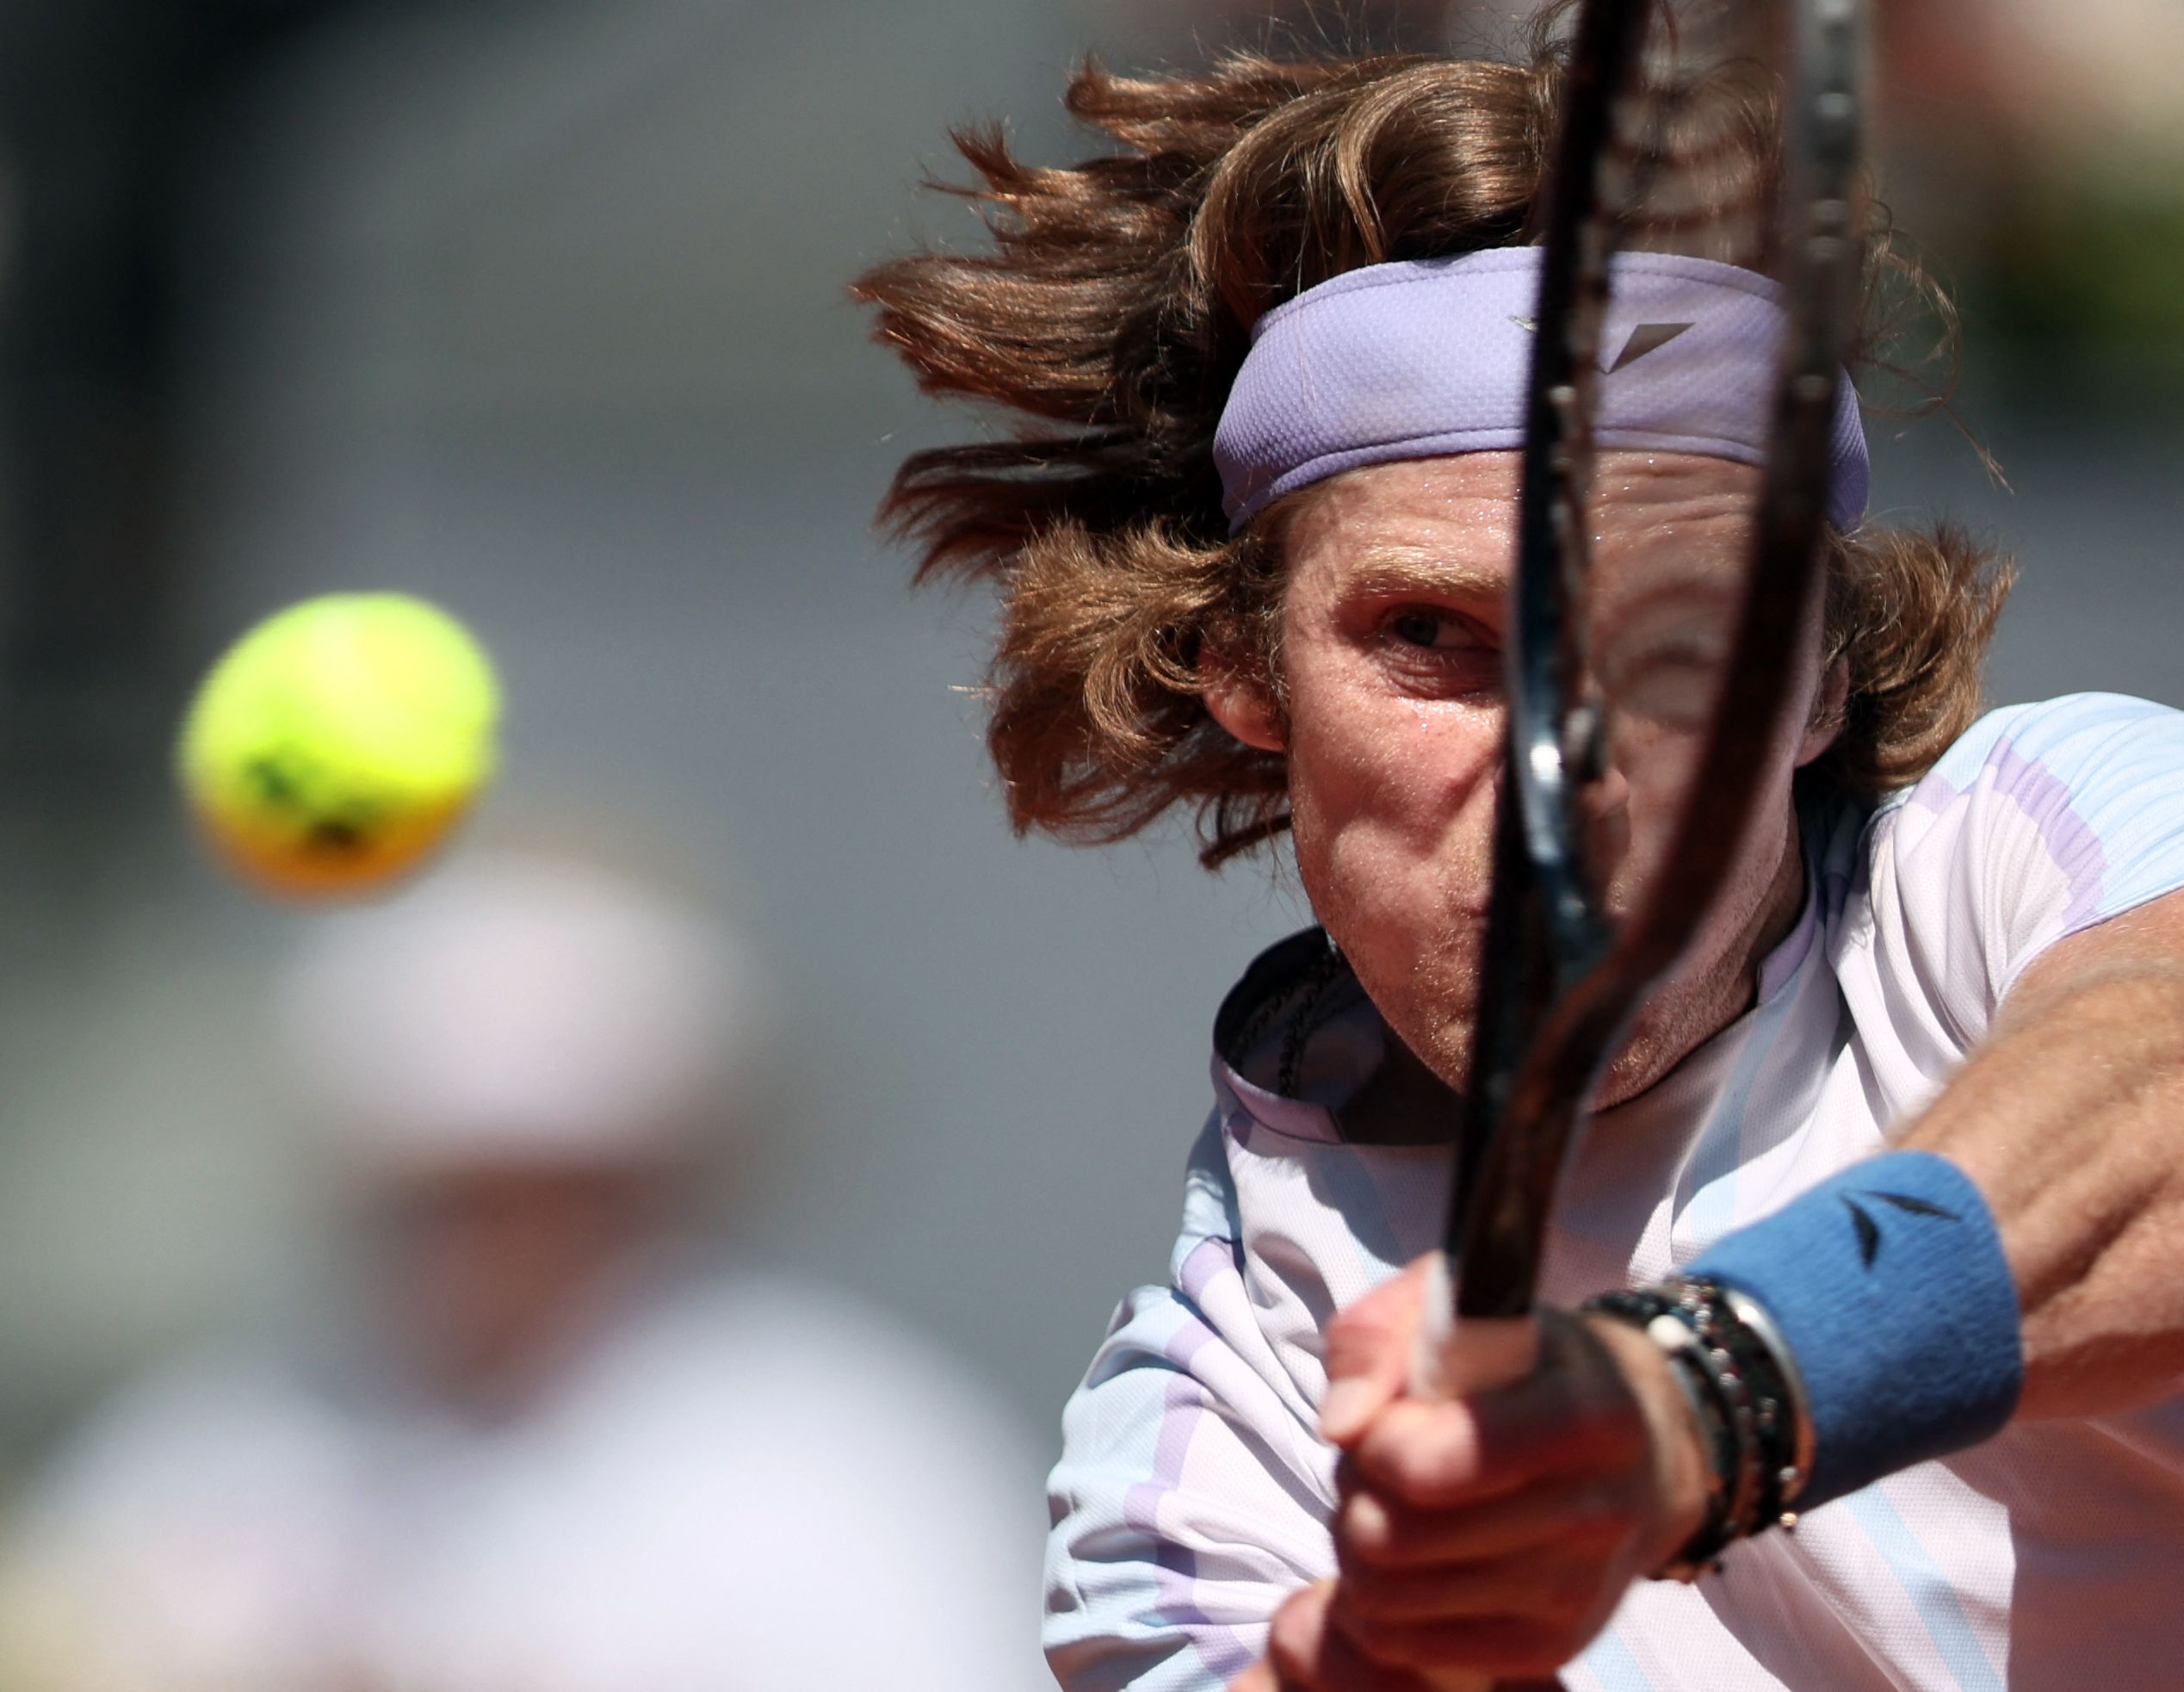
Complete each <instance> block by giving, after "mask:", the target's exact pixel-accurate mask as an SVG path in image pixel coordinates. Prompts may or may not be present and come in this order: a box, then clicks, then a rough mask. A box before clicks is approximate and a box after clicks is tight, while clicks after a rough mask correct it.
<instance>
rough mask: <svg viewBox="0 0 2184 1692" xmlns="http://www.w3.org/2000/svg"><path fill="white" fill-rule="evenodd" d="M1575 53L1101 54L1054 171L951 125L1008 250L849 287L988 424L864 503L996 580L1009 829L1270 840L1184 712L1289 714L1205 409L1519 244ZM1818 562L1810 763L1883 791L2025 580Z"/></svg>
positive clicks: (1224, 762) (1960, 558) (1097, 838)
mask: <svg viewBox="0 0 2184 1692" xmlns="http://www.w3.org/2000/svg"><path fill="white" fill-rule="evenodd" d="M1561 77H1562V50H1561V48H1560V46H1558V45H1557V41H1556V36H1555V34H1553V32H1552V31H1551V29H1550V28H1542V29H1541V30H1539V31H1538V32H1537V33H1536V34H1535V35H1534V37H1533V40H1532V44H1531V53H1530V54H1529V56H1528V57H1525V58H1523V59H1519V60H1516V61H1513V62H1508V63H1503V62H1497V61H1494V60H1486V59H1439V58H1427V57H1421V56H1417V55H1395V54H1388V55H1372V56H1358V57H1343V58H1325V59H1276V58H1272V57H1269V56H1266V55H1265V54H1259V53H1236V54H1233V55H1230V56H1228V57H1227V58H1224V59H1221V60H1220V61H1219V62H1217V63H1216V65H1214V66H1213V67H1212V68H1211V69H1210V71H1206V72H1205V73H1203V74H1202V75H1195V76H1171V77H1152V78H1133V77H1120V76H1117V75H1113V74H1111V73H1110V72H1109V71H1105V70H1104V69H1103V68H1101V67H1100V66H1099V65H1098V64H1097V63H1092V62H1087V63H1086V65H1084V67H1083V68H1082V69H1081V70H1080V71H1078V72H1077V73H1076V75H1075V76H1074V77H1073V78H1072V79H1071V81H1070V83H1069V84H1068V90H1067V96H1066V102H1067V108H1068V109H1069V111H1070V112H1071V113H1072V114H1073V115H1074V116H1075V117H1076V118H1077V119H1078V120H1079V121H1080V122H1081V123H1083V124H1085V125H1086V126H1088V127H1091V128H1092V129H1094V130H1096V131H1098V133H1100V134H1101V135H1103V136H1104V138H1105V139H1106V141H1107V142H1108V143H1109V146H1108V149H1107V150H1106V151H1104V152H1100V153H1099V154H1098V155H1097V156H1095V157H1093V158H1087V159H1086V160H1084V161H1083V162H1081V163H1080V164H1074V165H1070V166H1067V167H1061V168H1052V167H1043V166H1038V165H1034V164H1028V163H1026V162H1024V160H1022V159H1020V158H1018V157H1017V156H1016V155H1015V154H1014V153H1013V152H1012V151H1011V149H1010V147H1009V146H1008V145H1007V143H1006V141H1005V139H1004V138H1003V136H1002V134H1001V133H1000V131H999V129H998V128H994V127H969V128H966V129H962V130H959V131H957V132H956V133H955V134H954V136H953V139H954V141H955V144H956V148H957V149H958V151H959V152H961V153H962V157H963V158H964V159H965V160H966V161H967V162H968V164H969V165H970V167H971V170H972V171H973V172H974V177H975V180H974V183H972V184H971V185H970V186H968V187H965V188H953V189H950V188H948V185H947V184H944V183H935V184H932V186H936V187H940V188H944V189H947V191H950V192H954V193H956V194H960V195H963V196H965V197H967V198H968V199H969V200H970V201H972V202H973V203H974V205H975V206H976V207H977V208H979V210H980V211H981V213H982V214H983V215H984V218H985V221H986V223H987V228H988V229H989V231H990V232H991V234H992V237H993V245H992V247H991V248H990V249H988V250H982V251H973V252H950V251H921V252H918V253H915V254H913V255H911V256H909V257H903V258H899V259H897V260H895V261H894V262H893V263H886V264H882V265H881V266H879V267H878V268H876V269H875V270H870V271H869V272H868V273H867V274H866V275H864V276H862V277H861V278H859V279H858V281H857V282H856V284H855V285H854V288H853V292H854V294H855V295H856V297H857V298H858V299H859V300H861V301H864V302H866V303H868V304H870V305H872V306H874V307H877V308H878V313H879V322H878V327H877V331H876V338H878V339H879V340H880V342H881V343H882V344H884V345H886V346H888V347H891V348H893V349H894V350H895V351H896V352H897V353H898V354H899V355H900V356H901V357H902V359H903V360H904V362H905V363H907V364H908V365H909V367H910V369H912V371H913V373H914V374H915V375H916V377H917V380H918V383H919V387H921V388H922V389H923V390H924V391H925V393H927V394H933V395H937V396H946V397H950V398H958V399H967V400H973V401H975V402H981V403H982V404H984V405H985V406H987V407H989V408H991V409H992V410H993V411H994V412H997V413H998V416H999V421H1000V424H1001V427H1000V429H999V431H997V432H996V433H995V434H994V436H993V437H992V438H988V439H985V440H981V441H977V442H972V443H963V444H958V445H952V446H943V447H937V448H933V449H929V450H925V451H921V452H919V453H915V454H913V456H910V457H909V458H908V459H907V460H906V462H904V463H903V465H902V466H901V468H900V470H899V472H898V473H897V474H896V475H895V478H894V483H893V485H892V487H890V489H889V491H888V495H887V498H886V499H885V502H884V503H883V505H882V508H881V515H882V520H883V522H885V523H886V524H888V525H889V526H890V527H892V529H893V530H894V531H895V532H896V533H898V534H899V535H900V536H904V537H906V538H907V539H908V540H910V541H911V542H913V543H914V544H915V545H916V547H917V549H918V550H919V567H918V579H919V580H920V581H924V580H927V579H932V578H935V577H953V578H958V579H984V580H988V581H991V582H992V583H993V584H994V585H995V586H996V587H997V589H998V592H999V636H998V641H997V647H996V652H995V655H994V660H993V670H992V673H991V677H990V697H991V703H992V720H991V724H990V727H989V730H988V744H989V747H990V749H991V751H992V753H993V759H994V762H995V764H996V765H997V766H998V768H999V771H1000V773H1001V776H1002V778H1003V781H1004V783H1005V790H1006V795H1007V803H1008V809H1009V815H1010V818H1011V821H1012V822H1013V823H1014V825H1015V826H1016V827H1017V828H1018V831H1019V832H1023V831H1026V830H1030V829H1032V828H1039V829H1043V830H1046V831H1048V832H1049V833H1052V834H1057V835H1059V836H1061V837H1062V838H1064V839H1068V840H1080V841H1088V842H1104V841H1111V840H1120V839H1122V838H1123V837H1125V836H1128V835H1129V834H1134V833H1135V832H1136V831H1138V830H1139V829H1141V828H1143V827H1146V826H1147V825H1148V824H1149V823H1151V822H1153V821H1154V820H1155V819H1157V818H1159V817H1160V816H1161V815H1163V814H1164V813H1166V812H1167V811H1168V810H1170V809H1171V808H1174V807H1190V808H1194V809H1196V810H1197V813H1198V818H1199V831H1200V835H1201V839H1202V841H1203V853H1202V857H1203V861H1204V862H1205V863H1206V864H1207V865H1209V866H1210V865H1216V864H1218V863H1220V862H1222V860H1224V859H1226V858H1229V857H1231V856H1233V855H1234V854H1235V853H1237V852H1241V851H1244V850H1247V849H1248V848H1250V847H1252V846H1255V845H1258V844H1259V843H1261V842H1263V841H1265V840H1269V839H1270V838H1271V837H1273V836H1275V835H1277V834H1279V833H1281V832H1282V831H1283V830H1284V829H1285V828H1286V827H1287V825H1288V801H1287V772H1286V767H1285V763H1284V759H1283V758H1282V757H1281V756H1280V755H1279V754H1278V753H1265V752H1260V751H1255V750H1253V749H1252V748H1250V747H1245V746H1242V745H1240V744H1239V743H1238V742H1237V741H1234V740H1233V739H1232V738H1230V736H1229V735H1228V734H1226V733H1225V732H1224V731H1223V730H1222V728H1220V727H1219V726H1218V725H1216V723H1215V722H1214V721H1213V719H1212V718H1211V717H1210V716H1209V715H1208V714H1207V711H1206V710H1205V707H1204V704H1203V698H1202V697H1201V686H1202V683H1201V666H1202V665H1203V664H1204V663H1205V662H1206V661H1208V660H1209V657H1210V655H1211V654H1216V653H1217V654H1221V656H1222V660H1223V661H1225V662H1228V663H1229V664H1231V665H1232V666H1233V665H1235V664H1238V663H1241V664H1244V665H1247V666H1249V667H1250V668H1251V670H1252V671H1253V672H1254V673H1255V676H1256V678H1257V679H1261V680H1263V681H1264V682H1265V684H1266V685H1268V686H1269V687H1270V688H1271V690H1272V691H1273V692H1274V696H1275V697H1276V698H1277V699H1279V697H1281V694H1280V682H1281V664H1280V652H1279V634H1280V602H1281V592H1282V584H1283V561H1282V544H1281V543H1282V529H1283V526H1284V524H1283V516H1284V512H1283V508H1282V507H1281V506H1280V505H1277V506H1276V507H1274V508H1272V509H1271V511H1270V512H1269V513H1268V514H1267V515H1266V516H1265V517H1262V518H1260V519H1259V521H1257V522H1255V523H1254V524H1252V525H1251V526H1250V527H1249V528H1248V529H1247V530H1245V532H1243V533H1242V534H1240V535H1239V536H1234V538H1231V537H1230V536H1229V535H1228V522H1227V519H1226V518H1225V517H1224V516H1223V514H1222V505H1221V486H1220V480H1219V476H1218V474H1217V473H1216V469H1215V467H1214V461H1213V451H1212V447H1213V435H1214V429H1215V425H1216V424H1217V423H1218V421H1219V419H1220V416H1221V410H1222V404H1223V402H1224V400H1226V398H1227V395H1228V388H1229V386H1230V384H1231V382H1232V381H1234V377H1235V375H1236V371H1237V369H1238V368H1239V366H1240V364H1241V363H1242V360H1243V356H1244V353H1245V351H1246V350H1247V348H1248V346H1249V342H1250V332H1251V327H1252V325H1253V323H1254V322H1255V321H1256V320H1257V319H1258V318H1259V316H1260V315H1261V314H1263V313H1265V312H1267V311H1269V310H1271V308H1272V307H1275V306H1278V305H1279V304H1280V303H1282V301H1285V300H1288V299H1290V298H1291V297H1293V296H1294V295H1296V294H1299V293H1301V292H1302V291H1303V290H1304V289H1306V288H1310V287H1312V286H1313V285H1314V284H1315V283H1317V282H1324V281H1326V280H1327V278H1328V277H1330V276H1336V275H1339V274H1340V273H1341V272H1343V271H1346V270H1352V269H1355V268H1357V267H1358V266H1361V265H1366V264H1375V263H1383V262H1385V261H1389V260H1395V259H1406V258H1423V257H1438V256H1443V255H1448V254H1456V253H1463V252H1469V251H1476V250H1478V249H1481V248H1485V247H1494V246H1506V245H1515V244H1519V243H1522V242H1525V241H1527V240H1529V239H1532V238H1533V225H1534V216H1535V213H1536V210H1537V201H1538V195H1539V191H1540V188H1541V185H1542V179H1543V177H1544V174H1545V170H1546V165H1547V153H1548V147H1549V144H1550V138H1551V136H1552V133H1553V131H1554V127H1555V117H1556V101H1557V97H1558V94H1559V89H1560V84H1561ZM1732 106H1733V108H1734V109H1735V111H1736V112H1740V113H1742V116H1743V120H1744V121H1743V125H1742V136H1741V139H1740V140H1738V141H1737V143H1736V145H1735V146H1734V147H1733V149H1732V150H1733V151H1735V152H1737V155H1738V156H1739V157H1742V158H1744V159H1746V160H1747V162H1748V163H1750V164H1757V165H1759V166H1760V169H1759V170H1757V171H1756V172H1748V177H1749V178H1750V180H1751V181H1752V182H1753V183H1756V184H1758V185H1759V186H1760V188H1762V189H1766V190H1767V191H1768V192H1769V193H1771V187H1770V186H1769V185H1770V184H1771V183H1772V180H1773V142H1772V139H1771V137H1772V135H1773V124H1772V122H1771V121H1767V120H1766V119H1763V118H1762V117H1760V116H1757V115H1754V114H1756V113H1757V112H1758V110H1759V103H1758V102H1742V103H1741V104H1740V103H1737V102H1732ZM1756 226H1758V227H1761V228H1766V227H1771V223H1770V222H1769V220H1764V219H1763V220H1758V223H1757V225H1756ZM1748 232H1749V227H1748V229H1747V233H1748ZM1875 233H1876V236H1877V238H1878V239H1876V241H1875V242H1874V244H1873V251H1874V253H1875V255H1876V257H1875V263H1874V264H1873V267H1872V270H1873V277H1872V286H1871V288H1869V295H1870V300H1869V311H1868V319H1869V323H1870V324H1871V325H1872V329H1871V332H1870V335H1869V341H1872V342H1873V343H1876V344H1877V343H1878V340H1879V339H1880V338H1881V337H1882V335H1883V333H1884V323H1883V319H1884V318H1886V317H1887V316H1888V315H1889V314H1890V313H1889V308H1887V307H1884V305H1883V303H1882V301H1883V300H1884V295H1886V294H1888V290H1887V289H1886V288H1884V286H1883V283H1884V281H1885V280H1886V279H1888V278H1890V277H1891V276H1892V277H1893V278H1894V279H1895V280H1896V281H1897V282H1901V281H1902V280H1903V279H1904V278H1905V277H1907V276H1908V277H1909V278H1910V279H1911V280H1912V281H1913V282H1915V283H1916V282H1918V281H1919V280H1920V279H1919V278H1918V277H1917V276H1916V273H1915V270H1913V269H1912V268H1911V267H1909V266H1908V265H1907V264H1906V263H1904V261H1902V260H1900V259H1898V258H1896V257H1894V249H1893V247H1892V246H1891V244H1890V240H1889V237H1888V231H1887V229H1886V227H1885V225H1884V223H1878V222H1877V227H1876V231H1875ZM1715 256H1718V257H1724V258H1727V259H1729V261H1730V262H1754V260H1755V259H1759V260H1761V261H1763V259H1764V255H1763V254H1754V252H1752V251H1750V250H1749V248H1748V246H1745V247H1737V248H1735V249H1734V250H1725V251H1717V253H1716V255H1715ZM1913 291H1914V292H1918V291H1919V289H1917V288H1914V290H1913ZM1896 293H1897V294H1898V295H1899V296H1900V295H1901V294H1902V290H1901V289H1900V288H1899V289H1898V290H1896ZM1939 303H1940V306H1941V307H1942V309H1943V311H1944V313H1945V315H1946V301H1940V302H1939ZM1868 350H1869V352H1870V350H1871V347H1870V346H1869V348H1868ZM1830 548H1831V555H1830V558H1829V573H1828V607H1827V618H1826V632H1825V637H1824V638H1825V641H1826V649H1827V653H1828V657H1829V658H1830V659H1831V660H1834V659H1841V660H1843V661H1844V662H1845V663H1846V665H1847V667H1848V673H1849V692H1848V697H1847V703H1846V705H1845V708H1844V710H1843V714H1842V720H1841V728H1840V733H1839V734H1838V736H1837V739H1836V741H1835V743H1834V747H1832V748H1831V750H1830V751H1829V752H1828V753H1827V754H1826V755H1825V757H1824V759H1822V763H1821V764H1820V765H1816V766H1815V768H1814V770H1813V771H1812V772H1809V773H1808V776H1807V779H1808V780H1820V781H1822V782H1825V783H1828V784H1832V785H1834V786H1835V787H1837V788H1839V789H1841V790H1847V791H1850V792H1853V793H1856V794H1859V795H1878V793H1880V792H1882V791H1884V790H1888V789H1890V788H1892V787H1895V786H1897V785H1900V784H1902V783H1905V782H1907V781H1909V780H1911V779H1913V778H1915V777H1916V776H1918V775H1919V774H1921V773H1922V772H1924V771H1925V770H1926V769H1927V767H1928V766H1929V765H1931V764H1932V763H1933V761H1934V759H1937V758H1938V757H1939V756H1940V753H1941V752H1942V751H1943V750H1944V749H1945V748H1946V747H1947V746H1948V744H1949V743H1950V742H1951V741H1952V740H1954V739H1955V738H1956V737H1957V736H1958V734H1961V733H1962V732H1963V731H1964V728H1966V727H1967V726H1968V725H1969V724H1970V722H1971V720H1972V718H1973V716H1975V715H1976V714H1977V710H1978V707H1979V674H1980V668H1981V665H1982V662H1983V656H1984V653H1985V648H1986V646H1987V642H1988V640H1989V635H1990V633H1991V630H1992V628H1993V625H1994V621H1995V616H1996V614H1997V613H1998V612H1999V610H2000V609H2001V602H2002V599H2003V597H2004V595H2005V594H2006V593H2007V592H2008V575H2009V570H2008V564H2007V562H2006V561H2001V560H1999V559H1997V558H1995V557H1994V556H1992V555H1990V554H1989V552H1987V551H1986V550H1985V549H1983V548H1981V547H1980V546H1978V545H1977V544H1975V543H1974V542H1972V541H1971V538H1970V537H1969V536H1966V535H1964V533H1963V532H1961V531H1959V530H1954V529H1951V528H1947V527H1940V528H1935V529H1931V530H1902V529H1891V528H1882V527H1878V526H1873V525H1868V526H1866V527H1865V528H1861V529H1860V530H1858V531H1857V532H1855V533H1854V534H1852V535H1849V536H1831V537H1830Z"/></svg>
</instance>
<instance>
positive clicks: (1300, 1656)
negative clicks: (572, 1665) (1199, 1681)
mask: <svg viewBox="0 0 2184 1692" xmlns="http://www.w3.org/2000/svg"><path fill="white" fill-rule="evenodd" d="M1334 1590H1335V1588H1334V1583H1333V1581H1321V1583H1320V1584H1318V1585H1316V1586H1308V1587H1306V1588H1305V1589H1304V1590H1303V1591H1302V1592H1299V1593H1298V1594H1296V1596H1294V1597H1292V1598H1291V1599H1290V1600H1289V1602H1286V1603H1284V1605H1283V1606H1282V1607H1281V1608H1280V1609H1278V1610H1277V1611H1276V1612H1275V1614H1274V1625H1273V1627H1272V1629H1271V1632H1270V1633H1269V1635H1268V1638H1267V1642H1266V1660H1267V1662H1268V1663H1269V1664H1271V1666H1272V1667H1273V1669H1274V1670H1275V1675H1276V1680H1275V1684H1276V1685H1277V1686H1278V1688H1279V1692H1434V1689H1433V1687H1432V1685H1431V1684H1430V1683H1428V1682H1426V1680H1424V1679H1422V1678H1420V1677H1419V1676H1417V1675H1415V1674H1414V1673H1412V1672H1411V1671H1410V1670H1408V1669H1405V1668H1403V1667H1401V1666H1400V1665H1397V1664H1387V1663H1382V1662H1377V1661H1376V1660H1375V1659H1374V1658H1371V1657H1369V1656H1367V1655H1366V1654H1365V1652H1363V1651H1362V1650H1360V1649H1359V1648H1358V1644H1357V1642H1356V1641H1355V1640H1353V1639H1351V1638H1350V1637H1349V1636H1348V1635H1347V1634H1346V1633H1344V1632H1343V1631H1342V1630H1341V1629H1340V1628H1339V1627H1336V1626H1334V1625H1333V1621H1332V1619H1331V1610H1332V1606H1333V1600H1334Z"/></svg>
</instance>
